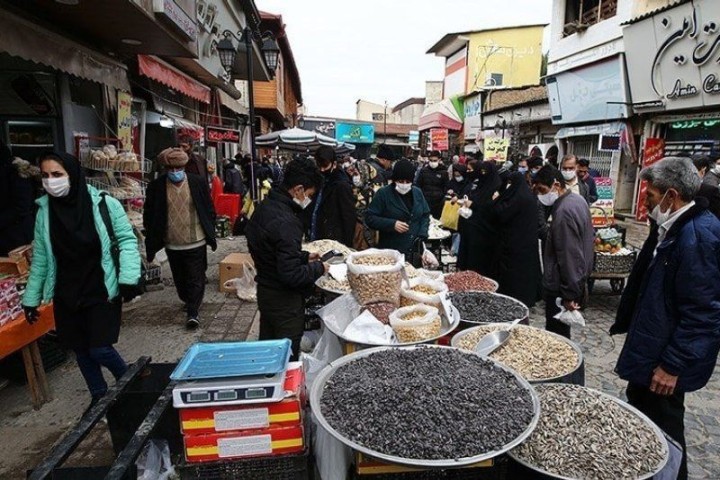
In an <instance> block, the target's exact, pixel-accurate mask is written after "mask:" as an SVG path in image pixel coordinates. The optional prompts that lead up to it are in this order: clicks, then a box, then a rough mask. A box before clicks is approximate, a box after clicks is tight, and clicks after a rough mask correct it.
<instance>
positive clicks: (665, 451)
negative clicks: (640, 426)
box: [507, 383, 670, 480]
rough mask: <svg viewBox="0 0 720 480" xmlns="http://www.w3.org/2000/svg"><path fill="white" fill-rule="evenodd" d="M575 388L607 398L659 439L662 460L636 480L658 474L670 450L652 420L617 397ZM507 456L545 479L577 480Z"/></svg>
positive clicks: (666, 460) (650, 477)
mask: <svg viewBox="0 0 720 480" xmlns="http://www.w3.org/2000/svg"><path fill="white" fill-rule="evenodd" d="M545 385H562V384H558V383H547V384H545ZM577 387H578V388H584V389H587V390H592V391H593V392H595V393H598V394H600V395H601V396H602V397H605V398H607V399H609V400H611V401H613V402H615V403H617V404H618V405H620V406H621V407H622V408H624V409H625V410H628V411H630V412H632V413H634V414H635V415H637V416H638V417H640V418H641V419H642V420H643V421H644V422H645V423H646V424H647V425H648V426H649V427H650V428H651V429H652V430H653V431H654V432H655V435H657V437H658V439H660V443H661V444H662V445H663V454H662V455H663V460H662V461H661V462H660V464H659V465H658V466H657V468H656V469H655V471H654V472H651V473H648V474H646V475H643V476H642V477H638V478H637V479H636V480H650V479H652V478H653V477H654V476H655V475H656V474H658V473H659V472H660V471H662V469H663V468H665V465H667V462H668V461H669V459H670V449H669V447H668V444H667V439H666V438H665V435H664V434H663V432H662V430H660V428H659V427H658V426H657V425H655V424H654V423H653V421H652V420H650V419H649V418H648V417H647V416H646V415H645V414H644V413H642V412H641V411H640V410H638V409H636V408H635V407H633V406H632V405H630V404H628V403H626V402H623V401H622V400H620V399H619V398H617V397H613V396H612V395H608V394H607V393H605V392H601V391H600V390H595V389H594V388H589V387H583V386H580V385H577ZM537 395H538V399H539V394H537ZM507 454H508V456H509V457H510V458H511V459H512V460H513V461H515V462H517V463H519V464H520V465H522V466H523V467H525V468H528V469H530V470H532V471H533V472H537V473H539V474H541V475H543V476H544V477H546V478H553V479H558V480H578V479H576V478H573V477H563V476H561V475H557V474H554V473H551V472H548V471H547V470H543V469H541V468H539V467H537V466H535V465H532V464H530V463H528V462H526V461H525V460H523V459H521V458H520V457H518V456H517V455H516V454H515V453H514V452H512V451H508V452H507Z"/></svg>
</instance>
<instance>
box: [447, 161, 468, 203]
mask: <svg viewBox="0 0 720 480" xmlns="http://www.w3.org/2000/svg"><path fill="white" fill-rule="evenodd" d="M470 186H471V183H470V178H469V177H468V168H467V167H466V166H465V165H460V164H458V165H453V167H452V178H451V179H450V181H449V182H448V185H447V190H448V191H447V195H449V196H450V197H451V198H453V199H454V200H455V201H457V200H458V199H460V200H462V198H463V197H464V196H465V195H467V194H468V192H469V191H470Z"/></svg>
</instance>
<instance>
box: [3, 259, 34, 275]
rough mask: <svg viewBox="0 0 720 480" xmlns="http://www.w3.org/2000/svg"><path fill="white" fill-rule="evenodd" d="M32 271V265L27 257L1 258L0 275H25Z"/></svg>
mask: <svg viewBox="0 0 720 480" xmlns="http://www.w3.org/2000/svg"><path fill="white" fill-rule="evenodd" d="M29 271H30V265H29V264H28V261H27V259H26V258H25V257H17V258H10V257H0V274H1V273H7V274H8V275H23V274H25V273H28V272H29Z"/></svg>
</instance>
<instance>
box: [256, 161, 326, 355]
mask: <svg viewBox="0 0 720 480" xmlns="http://www.w3.org/2000/svg"><path fill="white" fill-rule="evenodd" d="M322 185H323V177H322V174H321V173H320V171H319V170H318V168H317V167H316V166H315V164H313V162H312V161H310V160H308V159H296V160H292V161H290V162H289V163H288V164H287V166H286V167H285V172H284V175H283V181H282V183H281V184H280V185H277V186H273V188H272V190H270V194H269V195H268V197H267V198H266V199H265V200H263V201H262V203H260V205H259V206H258V207H257V208H256V209H255V213H254V214H253V216H252V218H251V219H250V222H249V223H248V225H247V228H246V230H245V235H246V236H247V241H248V249H249V250H250V255H252V258H253V261H254V262H255V268H256V269H257V277H256V279H255V280H256V281H257V300H258V309H259V310H260V340H273V339H281V338H289V339H290V340H291V341H292V352H293V355H292V360H297V358H298V355H299V353H300V340H301V339H302V334H303V329H304V326H305V320H304V318H305V317H304V310H305V296H306V294H309V293H311V292H312V291H313V288H314V286H315V281H316V280H317V279H318V278H320V277H321V276H322V275H323V274H324V273H326V272H327V271H328V266H327V265H326V264H323V263H322V262H321V261H320V255H317V254H309V253H308V252H304V251H302V248H301V244H302V238H303V223H302V220H301V218H300V215H301V214H302V212H303V211H304V210H305V209H306V208H307V207H308V206H309V205H310V203H311V202H312V197H313V196H314V195H315V193H316V192H317V191H319V189H320V188H322Z"/></svg>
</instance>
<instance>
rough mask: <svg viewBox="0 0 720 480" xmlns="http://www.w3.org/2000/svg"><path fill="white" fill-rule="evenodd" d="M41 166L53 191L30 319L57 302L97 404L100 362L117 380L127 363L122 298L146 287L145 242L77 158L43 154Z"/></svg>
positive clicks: (44, 215) (46, 201) (30, 294)
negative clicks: (141, 244)
mask: <svg viewBox="0 0 720 480" xmlns="http://www.w3.org/2000/svg"><path fill="white" fill-rule="evenodd" d="M40 169H41V171H42V178H43V180H42V183H43V188H44V189H45V191H46V192H47V195H44V196H42V197H40V199H39V200H38V201H37V204H38V206H39V211H38V215H37V217H36V219H35V234H36V237H35V242H34V244H33V245H34V248H33V262H32V266H31V267H30V277H29V278H28V283H27V289H26V290H25V294H24V295H23V300H22V303H23V308H24V310H25V318H26V320H27V321H28V323H30V324H32V323H34V322H35V321H37V319H38V316H39V312H38V309H37V308H38V307H39V306H40V304H41V303H48V302H50V301H52V302H53V305H52V308H53V313H54V316H55V330H56V331H57V335H58V338H59V340H60V342H61V343H62V345H63V346H64V347H66V348H68V349H72V350H73V351H74V352H75V358H76V359H77V363H78V367H79V368H80V372H81V373H82V375H83V378H84V379H85V383H86V384H87V388H88V390H89V391H90V395H91V396H92V401H91V404H90V406H92V405H94V404H95V403H97V402H98V400H100V398H101V397H102V396H103V395H105V393H106V392H107V390H108V385H107V383H106V382H105V379H104V378H103V374H102V370H101V367H105V368H107V369H108V370H110V373H112V375H113V377H115V379H116V380H117V379H119V378H120V377H122V376H123V375H124V374H125V371H126V370H127V364H126V363H125V361H124V360H123V359H122V357H121V356H120V354H119V353H118V352H117V350H115V348H114V347H113V345H114V344H115V343H117V341H118V336H119V334H120V316H121V312H122V301H123V300H125V301H129V300H131V299H132V298H134V297H135V296H137V295H138V294H139V289H138V287H137V285H138V281H139V280H140V253H139V252H138V241H137V238H136V237H135V234H134V233H133V229H132V226H131V225H130V221H129V220H128V218H127V214H126V213H125V209H124V208H123V206H122V205H121V204H120V202H118V201H117V200H115V199H114V198H112V197H110V196H108V195H106V194H104V193H101V192H100V191H98V190H96V189H95V188H94V187H91V186H89V185H87V184H86V183H85V175H84V174H83V170H82V167H81V166H80V162H78V160H77V159H76V158H75V157H73V156H72V155H69V154H67V153H55V152H47V153H44V154H42V155H41V156H40ZM113 237H114V239H113Z"/></svg>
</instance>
